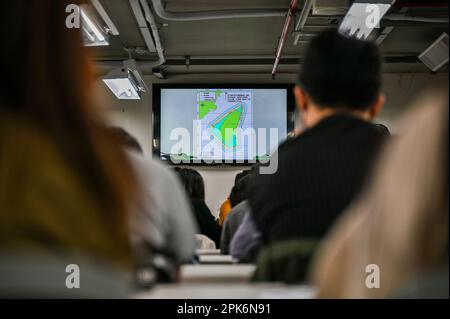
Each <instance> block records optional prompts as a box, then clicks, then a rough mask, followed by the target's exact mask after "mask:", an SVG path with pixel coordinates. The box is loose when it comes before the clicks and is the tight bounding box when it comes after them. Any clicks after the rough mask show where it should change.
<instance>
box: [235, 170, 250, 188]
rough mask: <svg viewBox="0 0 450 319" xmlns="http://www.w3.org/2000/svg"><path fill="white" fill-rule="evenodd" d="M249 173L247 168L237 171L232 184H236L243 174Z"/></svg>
mask: <svg viewBox="0 0 450 319" xmlns="http://www.w3.org/2000/svg"><path fill="white" fill-rule="evenodd" d="M250 173H251V170H249V169H248V170H245V171H242V172H239V173H237V174H236V176H235V177H234V185H236V184H237V183H238V182H239V180H240V179H241V178H244V177H245V176H247V175H249V174H250Z"/></svg>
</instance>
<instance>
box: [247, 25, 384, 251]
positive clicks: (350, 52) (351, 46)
mask: <svg viewBox="0 0 450 319" xmlns="http://www.w3.org/2000/svg"><path fill="white" fill-rule="evenodd" d="M381 79H382V74H381V58H380V53H379V50H378V48H377V46H376V45H375V44H373V43H370V42H366V41H360V40H356V39H353V38H348V37H346V36H344V35H341V34H339V33H338V31H337V30H328V31H325V32H323V33H321V34H320V35H319V36H318V37H317V38H315V39H314V40H313V41H312V42H311V45H310V46H309V48H308V49H307V52H306V55H305V60H304V63H303V64H302V68H301V71H300V73H299V77H298V83H297V85H296V87H295V89H294V93H295V98H296V102H297V107H298V109H299V113H300V117H301V120H302V123H303V126H304V127H305V130H304V131H303V132H302V133H301V134H299V135H298V136H296V137H294V138H293V139H291V140H289V141H286V142H285V143H284V144H283V145H282V146H280V148H279V151H278V153H276V154H275V155H274V156H278V170H277V171H276V172H275V173H274V174H271V175H264V174H259V175H258V176H257V177H255V179H254V181H253V179H252V183H251V184H252V185H251V187H250V194H249V203H250V208H251V213H252V217H253V220H254V221H255V223H256V225H257V228H258V229H259V230H260V231H261V234H262V240H263V245H265V246H266V245H269V244H271V243H276V242H282V241H288V240H293V239H308V240H320V239H321V238H322V237H323V236H324V235H325V234H326V232H327V231H328V229H329V227H330V226H331V225H332V224H333V222H334V221H335V219H336V218H337V217H338V216H339V214H340V213H341V212H342V211H343V210H344V209H345V208H346V206H347V205H348V204H349V203H350V202H351V200H352V199H353V198H354V196H355V195H356V194H357V193H358V192H359V191H360V189H361V187H362V184H363V181H364V179H365V177H366V174H367V172H368V170H369V167H370V165H371V162H372V161H373V159H374V158H375V156H376V153H377V150H378V148H379V145H380V142H381V139H382V137H381V135H380V134H379V133H378V131H377V129H376V128H375V127H374V126H373V125H372V124H371V123H370V121H371V120H372V119H373V118H374V117H375V116H376V115H377V114H378V112H379V111H380V110H381V108H382V106H383V104H384V96H383V95H382V94H381V93H380V87H381Z"/></svg>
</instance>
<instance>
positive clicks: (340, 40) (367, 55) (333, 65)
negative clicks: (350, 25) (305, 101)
mask: <svg viewBox="0 0 450 319" xmlns="http://www.w3.org/2000/svg"><path fill="white" fill-rule="evenodd" d="M381 83H382V66H381V56H380V52H379V50H378V47H377V46H376V45H375V44H374V43H372V42H369V41H362V40H358V39H355V38H350V37H347V36H345V35H342V34H340V33H339V32H338V31H337V30H334V29H330V30H326V31H324V32H322V33H321V34H320V35H319V36H317V37H316V38H315V39H314V40H313V41H312V42H311V44H310V45H309V48H308V49H307V51H306V54H305V59H304V61H303V63H302V66H301V70H300V73H299V77H298V84H299V86H300V87H301V88H302V89H303V90H305V92H306V93H307V94H308V95H309V96H310V97H311V98H312V100H313V101H314V102H315V103H317V104H318V105H319V106H323V107H334V108H348V109H357V110H364V109H366V108H368V107H369V106H370V104H372V103H373V102H374V101H375V100H376V98H377V96H378V94H379V92H380V87H381Z"/></svg>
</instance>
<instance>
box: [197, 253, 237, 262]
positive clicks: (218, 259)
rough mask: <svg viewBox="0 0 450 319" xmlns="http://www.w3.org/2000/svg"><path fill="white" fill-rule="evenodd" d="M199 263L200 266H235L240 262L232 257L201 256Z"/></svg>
mask: <svg viewBox="0 0 450 319" xmlns="http://www.w3.org/2000/svg"><path fill="white" fill-rule="evenodd" d="M198 261H199V263H200V264H235V263H237V262H238V261H237V259H234V258H233V257H232V256H230V255H200V256H198Z"/></svg>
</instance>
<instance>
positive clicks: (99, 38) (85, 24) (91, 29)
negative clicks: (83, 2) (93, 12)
mask: <svg viewBox="0 0 450 319" xmlns="http://www.w3.org/2000/svg"><path fill="white" fill-rule="evenodd" d="M86 12H87V10H86V8H85V7H84V6H81V7H80V13H81V26H82V30H83V40H84V45H85V46H87V47H91V46H106V45H109V42H108V39H107V37H108V35H107V34H106V33H105V32H104V31H103V30H102V29H101V28H100V27H99V25H98V24H97V23H96V22H95V20H94V19H93V18H91V17H90V16H89V15H88V14H87V13H86Z"/></svg>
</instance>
